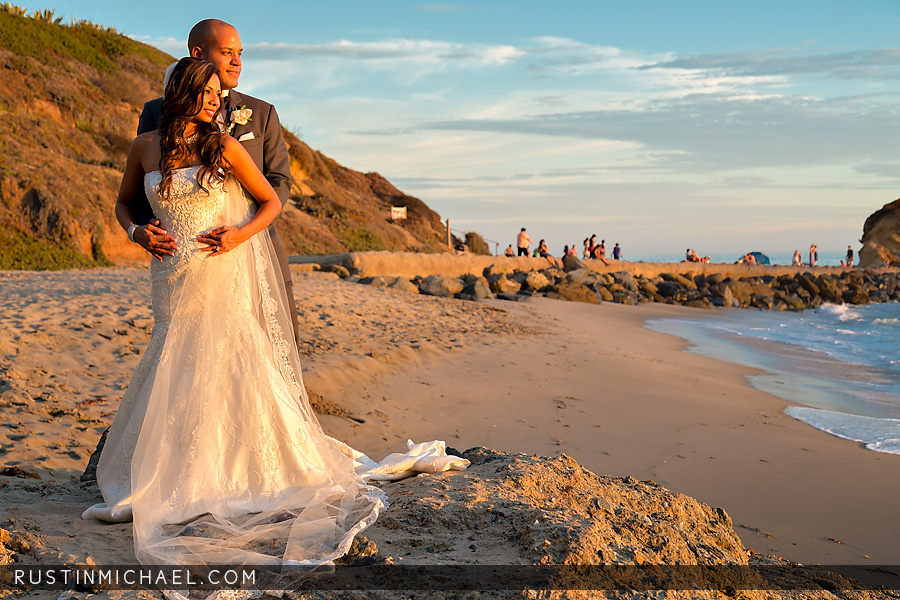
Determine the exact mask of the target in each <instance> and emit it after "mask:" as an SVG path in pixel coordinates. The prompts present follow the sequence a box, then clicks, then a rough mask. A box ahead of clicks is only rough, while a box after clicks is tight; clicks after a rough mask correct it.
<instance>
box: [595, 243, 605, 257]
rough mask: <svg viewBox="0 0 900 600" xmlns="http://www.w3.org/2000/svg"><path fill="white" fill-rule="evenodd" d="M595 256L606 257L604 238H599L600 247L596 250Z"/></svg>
mask: <svg viewBox="0 0 900 600" xmlns="http://www.w3.org/2000/svg"><path fill="white" fill-rule="evenodd" d="M597 258H606V240H600V249H599V250H598V251H597Z"/></svg>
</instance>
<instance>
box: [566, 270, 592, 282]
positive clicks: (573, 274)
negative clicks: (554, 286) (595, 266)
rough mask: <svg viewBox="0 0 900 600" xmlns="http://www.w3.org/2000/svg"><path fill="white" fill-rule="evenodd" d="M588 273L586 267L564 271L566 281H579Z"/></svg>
mask: <svg viewBox="0 0 900 600" xmlns="http://www.w3.org/2000/svg"><path fill="white" fill-rule="evenodd" d="M587 275H588V270H587V269H575V270H574V271H569V272H568V273H566V283H581V282H582V281H583V280H584V279H585V277H586V276H587Z"/></svg>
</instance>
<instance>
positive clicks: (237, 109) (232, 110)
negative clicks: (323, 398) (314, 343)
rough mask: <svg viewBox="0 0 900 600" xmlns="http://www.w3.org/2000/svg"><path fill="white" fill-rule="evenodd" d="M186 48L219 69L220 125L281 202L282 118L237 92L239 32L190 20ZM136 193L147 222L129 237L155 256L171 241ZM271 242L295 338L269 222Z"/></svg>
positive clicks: (150, 119) (285, 178)
mask: <svg viewBox="0 0 900 600" xmlns="http://www.w3.org/2000/svg"><path fill="white" fill-rule="evenodd" d="M188 52H189V53H190V55H191V56H193V57H194V58H202V59H203V60H208V61H209V62H211V63H213V64H215V65H216V66H217V67H218V68H219V81H220V82H221V84H222V111H221V112H220V113H219V117H220V123H219V126H220V127H221V128H222V129H223V130H224V131H227V132H229V133H230V134H231V135H232V136H233V137H234V138H235V139H236V140H238V141H239V142H240V143H241V144H242V145H243V146H244V149H245V150H247V152H249V153H250V156H251V157H252V158H253V161H254V162H255V163H256V166H258V167H259V170H260V171H262V173H263V175H265V177H266V179H268V180H269V183H270V184H271V185H272V187H273V188H274V189H275V193H276V194H278V198H279V199H280V200H281V204H282V206H284V205H285V204H286V203H287V201H288V197H289V196H290V192H291V186H292V185H293V179H292V178H291V159H290V157H289V156H288V151H287V145H286V144H285V143H284V138H283V137H282V135H281V123H280V121H279V120H278V113H276V112H275V107H274V106H272V105H271V104H269V103H267V102H264V101H262V100H260V99H258V98H254V97H252V96H247V95H245V94H240V93H238V92H237V91H236V90H235V89H234V88H236V87H237V85H238V78H239V77H240V75H241V66H242V61H241V52H243V47H242V45H241V36H240V35H239V34H238V31H237V29H235V28H234V27H233V26H232V25H229V24H228V23H226V22H224V21H220V20H218V19H206V20H203V21H200V22H199V23H197V24H196V25H194V27H193V29H191V32H190V34H189V35H188ZM162 100H163V99H162V98H157V99H155V100H150V101H149V102H147V103H146V104H144V110H143V111H142V112H141V117H140V120H139V121H138V131H137V132H138V135H141V134H142V133H146V132H147V131H155V130H156V129H158V128H159V121H160V117H161V114H160V113H161V108H162ZM139 196H140V197H137V198H135V199H134V206H135V214H136V215H144V217H143V221H139V222H143V223H146V225H144V226H142V227H138V228H137V229H136V230H135V232H134V241H135V242H137V243H138V244H140V245H141V246H142V247H143V248H144V249H145V250H147V251H148V252H150V254H152V255H153V256H155V257H156V258H160V259H161V258H162V257H163V255H167V254H172V253H173V252H174V250H175V240H174V239H173V238H172V237H171V236H170V235H169V234H168V233H167V232H166V231H165V230H164V229H162V228H161V227H160V226H159V221H158V220H156V219H154V217H153V212H152V211H151V209H150V204H149V202H148V201H147V198H146V196H145V195H144V194H143V190H141V193H140V194H139ZM220 233H221V231H220V230H218V229H217V230H214V231H212V232H210V233H209V234H207V235H205V236H202V238H201V241H204V240H203V238H206V239H207V240H209V242H210V243H215V242H218V241H219V238H218V236H219V235H220ZM269 234H270V235H271V237H272V244H273V245H274V246H275V254H276V255H277V257H278V262H279V265H280V267H281V269H280V270H279V269H276V271H277V272H280V273H281V277H280V279H281V281H282V283H283V284H284V290H285V292H286V293H287V300H288V308H289V310H288V312H289V313H290V315H291V322H292V324H293V327H294V341H295V342H297V341H299V339H300V336H299V324H298V321H297V311H296V309H295V308H294V293H293V286H292V284H291V272H290V269H289V268H288V261H287V254H286V253H285V251H284V247H283V246H282V245H281V240H279V239H278V235H277V234H276V233H275V226H274V225H270V226H269Z"/></svg>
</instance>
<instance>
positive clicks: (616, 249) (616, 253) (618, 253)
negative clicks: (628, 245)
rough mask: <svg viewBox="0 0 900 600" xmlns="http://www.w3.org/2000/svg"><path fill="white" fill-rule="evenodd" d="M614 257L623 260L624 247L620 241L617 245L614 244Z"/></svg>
mask: <svg viewBox="0 0 900 600" xmlns="http://www.w3.org/2000/svg"><path fill="white" fill-rule="evenodd" d="M613 258H614V259H616V260H622V249H621V248H620V247H619V242H616V245H615V246H613Z"/></svg>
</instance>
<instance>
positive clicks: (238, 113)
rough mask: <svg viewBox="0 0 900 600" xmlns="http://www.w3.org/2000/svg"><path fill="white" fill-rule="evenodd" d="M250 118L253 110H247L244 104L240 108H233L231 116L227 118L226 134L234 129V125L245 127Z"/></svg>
mask: <svg viewBox="0 0 900 600" xmlns="http://www.w3.org/2000/svg"><path fill="white" fill-rule="evenodd" d="M252 116H253V109H252V108H247V105H246V104H245V105H244V106H241V107H240V108H233V109H232V110H231V115H230V116H229V117H228V133H231V130H232V129H234V126H235V125H246V124H247V123H249V122H250V121H252V120H253V119H252Z"/></svg>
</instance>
